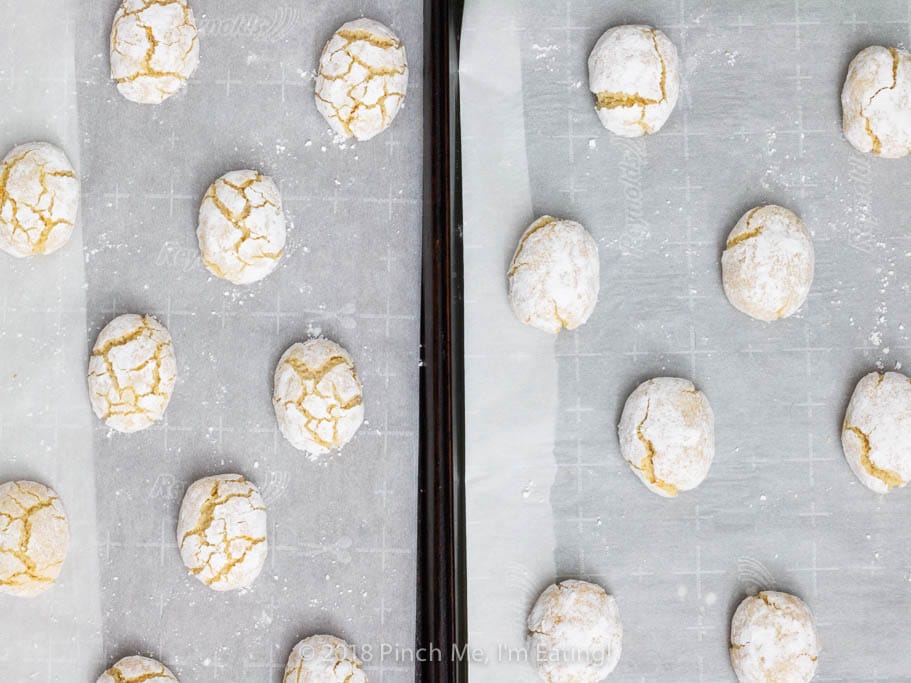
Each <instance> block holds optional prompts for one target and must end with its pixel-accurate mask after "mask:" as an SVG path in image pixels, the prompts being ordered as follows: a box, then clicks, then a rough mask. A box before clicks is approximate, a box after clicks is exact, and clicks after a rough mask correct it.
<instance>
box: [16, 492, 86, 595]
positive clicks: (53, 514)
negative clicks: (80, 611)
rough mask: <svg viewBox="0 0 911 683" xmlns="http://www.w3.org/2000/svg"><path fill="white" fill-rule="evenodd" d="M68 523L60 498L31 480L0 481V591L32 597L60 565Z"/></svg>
mask: <svg viewBox="0 0 911 683" xmlns="http://www.w3.org/2000/svg"><path fill="white" fill-rule="evenodd" d="M69 542H70V526H69V522H67V519H66V512H64V510H63V505H62V503H61V502H60V498H58V497H57V494H56V493H54V492H53V491H52V490H51V489H49V488H48V487H47V486H44V485H42V484H37V483H35V482H33V481H8V482H6V483H5V484H0V591H2V592H4V593H10V594H12V595H19V596H22V597H33V596H35V595H38V594H39V593H43V592H44V591H46V590H47V589H48V588H50V587H51V586H52V585H53V583H54V581H56V580H57V577H58V576H59V575H60V570H61V568H62V567H63V561H64V560H65V559H66V552H67V548H68V546H69Z"/></svg>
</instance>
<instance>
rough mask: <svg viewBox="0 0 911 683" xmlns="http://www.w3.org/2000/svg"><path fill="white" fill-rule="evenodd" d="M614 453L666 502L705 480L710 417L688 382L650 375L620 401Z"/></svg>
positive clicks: (711, 452)
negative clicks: (616, 445) (621, 403)
mask: <svg viewBox="0 0 911 683" xmlns="http://www.w3.org/2000/svg"><path fill="white" fill-rule="evenodd" d="M617 434H618V436H619V438H620V452H621V454H622V455H623V457H624V458H625V459H626V461H627V462H628V463H629V465H630V467H631V468H632V470H633V472H634V473H635V474H636V476H637V477H639V480H640V481H641V482H642V483H643V484H645V486H646V487H647V488H648V489H649V491H652V492H653V493H657V494H658V495H660V496H664V497H667V498H672V497H674V496H676V495H677V494H678V493H679V492H680V491H688V490H690V489H694V488H696V487H697V486H699V484H701V483H702V482H703V481H704V480H705V478H706V476H708V473H709V468H710V467H711V466H712V460H713V459H714V457H715V415H714V413H713V412H712V407H711V406H710V405H709V402H708V399H707V398H706V397H705V394H703V393H702V392H701V391H699V390H698V389H696V387H695V386H693V383H692V382H690V381H689V380H685V379H679V378H676V377H656V378H654V379H650V380H648V381H646V382H643V383H642V384H640V385H639V386H638V387H636V389H635V390H634V391H633V393H631V394H630V395H629V398H628V399H626V404H625V405H624V406H623V413H622V414H621V416H620V424H619V426H618V428H617Z"/></svg>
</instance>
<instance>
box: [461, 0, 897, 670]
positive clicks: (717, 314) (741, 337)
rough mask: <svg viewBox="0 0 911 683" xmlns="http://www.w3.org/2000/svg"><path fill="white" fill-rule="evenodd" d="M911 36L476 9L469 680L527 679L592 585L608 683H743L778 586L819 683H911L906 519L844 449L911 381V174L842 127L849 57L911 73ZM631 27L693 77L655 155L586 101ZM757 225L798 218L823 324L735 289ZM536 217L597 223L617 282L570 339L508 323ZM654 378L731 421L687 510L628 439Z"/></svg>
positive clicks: (807, 19) (729, 9)
mask: <svg viewBox="0 0 911 683" xmlns="http://www.w3.org/2000/svg"><path fill="white" fill-rule="evenodd" d="M909 21H911V4H909V3H908V2H905V1H902V2H875V3H873V2H841V3H830V2H809V1H808V0H799V1H798V2H795V1H794V0H788V1H787V2H763V3H740V2H736V3H735V2H696V1H695V0H681V1H680V2H676V1H674V2H669V1H661V2H658V1H654V2H641V3H635V4H633V3H621V2H608V3H605V2H583V1H582V0H557V1H553V0H548V1H547V2H545V1H544V0H525V1H524V2H518V1H515V2H513V1H505V2H499V1H498V2H492V1H491V0H470V1H469V2H468V3H467V7H466V17H465V29H464V33H463V42H462V69H461V75H462V114H463V127H464V139H463V144H464V147H463V153H464V164H465V165H464V181H465V216H466V226H465V253H466V272H465V276H466V287H467V296H468V299H469V302H468V304H467V320H468V331H467V334H466V337H467V344H468V359H467V364H468V365H467V404H468V411H469V414H468V469H469V472H468V517H469V556H468V567H469V628H470V639H471V640H472V641H473V643H474V644H477V645H478V646H480V647H482V648H483V649H485V650H486V651H487V654H488V658H487V659H488V661H487V662H481V663H477V664H475V665H473V666H472V669H471V675H472V680H473V681H495V680H504V679H508V680H514V681H533V680H536V678H535V674H534V672H533V670H532V668H531V667H530V666H529V665H528V664H525V663H522V662H515V661H509V658H510V652H509V650H508V648H510V647H515V646H517V645H519V646H520V645H521V643H522V641H523V637H524V623H523V622H524V618H525V615H526V614H527V611H528V609H529V608H530V606H531V604H532V603H533V601H534V599H535V598H536V596H537V594H538V593H539V592H540V591H541V590H542V589H543V588H544V587H545V586H546V585H547V584H549V583H551V582H552V581H553V580H554V579H556V578H575V577H580V578H584V579H588V580H592V581H596V582H598V583H601V584H602V585H604V586H605V587H606V588H607V589H608V590H609V591H610V592H612V593H613V594H614V595H615V596H616V597H617V600H618V602H619V606H620V610H621V613H622V616H623V622H624V641H623V655H622V658H621V661H620V664H619V666H618V668H617V669H616V671H615V673H614V675H613V676H612V677H611V680H615V679H616V680H618V681H658V680H661V681H675V682H676V681H730V680H734V674H733V671H732V670H731V668H730V664H729V661H728V654H727V641H728V635H729V623H730V617H731V615H732V613H733V610H734V609H735V608H736V605H737V604H738V603H739V601H740V600H741V599H742V598H743V597H744V595H745V594H747V593H748V592H754V591H756V590H758V589H761V588H778V589H781V590H786V591H790V592H794V593H796V594H798V595H800V596H801V597H803V598H804V599H805V600H806V601H807V603H808V604H809V605H810V607H811V609H812V610H813V612H814V613H815V615H816V618H817V622H818V626H819V632H820V638H821V641H822V645H823V652H822V655H821V657H820V663H819V671H818V675H817V679H818V680H829V681H836V680H837V681H866V680H869V681H872V680H878V681H883V680H889V681H900V680H911V649H909V648H908V645H907V644H908V642H909V638H911V620H909V616H911V531H909V527H908V524H907V520H908V518H909V514H911V496H909V493H908V491H907V490H902V491H896V492H893V493H892V494H891V495H890V496H877V495H875V494H873V493H871V492H870V491H868V490H867V489H866V488H864V487H863V486H862V485H861V484H860V483H859V482H858V481H857V480H856V479H855V477H854V475H853V474H852V473H851V471H850V470H849V468H848V466H847V464H846V463H845V460H844V456H843V454H842V452H841V446H840V442H839V438H840V426H841V420H842V417H843V414H844V409H845V406H846V404H847V401H848V398H849V396H850V394H851V392H852V390H853V388H854V385H855V383H856V382H857V380H858V379H859V378H860V377H861V376H862V375H863V374H865V373H867V372H869V371H872V370H875V369H895V368H898V369H904V370H905V371H907V368H908V364H909V359H911V343H909V331H908V329H907V326H908V324H909V320H908V318H909V314H911V304H909V300H908V295H909V281H911V259H909V256H911V251H909V248H911V238H909V234H911V233H909V231H908V224H907V218H906V215H907V211H908V197H909V189H911V175H909V172H908V171H909V169H911V166H909V164H911V161H909V160H908V159H905V160H899V161H891V160H885V159H878V158H874V157H871V156H864V155H861V154H859V153H857V152H856V151H855V150H854V149H853V148H852V147H850V145H849V144H848V143H847V142H846V141H845V140H844V139H843V137H842V135H841V131H840V119H841V111H840V104H839V94H840V90H841V86H842V83H843V80H844V76H845V73H846V70H847V65H848V62H849V61H850V60H851V58H852V57H853V56H854V55H855V54H856V53H857V52H858V51H859V50H860V49H861V48H863V47H866V46H868V45H872V44H884V45H897V46H900V47H905V48H907V47H908V45H909V39H911V38H909V36H911V33H909V29H911V26H909ZM623 23H648V24H651V25H654V26H657V27H659V28H661V29H662V30H663V31H665V33H667V34H668V36H669V37H670V38H671V40H672V41H673V42H674V43H675V45H676V46H677V48H678V50H679V52H680V57H681V63H682V66H683V83H682V94H681V99H680V102H679V104H678V106H677V109H676V111H675V112H674V114H673V115H672V116H671V118H670V120H669V122H668V123H667V125H666V126H665V127H664V128H663V129H662V130H661V131H660V133H658V134H656V135H653V136H649V137H647V138H644V139H637V140H622V139H620V138H617V137H615V136H612V135H611V134H609V133H608V132H607V131H605V130H604V129H603V128H602V127H601V125H600V123H599V122H598V119H597V116H596V114H595V111H594V104H593V97H592V96H591V94H590V93H589V91H588V82H587V80H588V79H587V68H586V60H587V57H588V54H589V52H590V50H591V48H592V46H593V45H594V43H595V42H596V40H597V39H598V37H599V36H600V35H601V33H602V32H603V31H605V30H606V29H607V28H609V27H610V26H613V25H617V24H623ZM760 203H777V204H782V205H784V206H787V207H789V208H791V209H793V210H794V211H796V212H797V213H798V214H799V215H800V216H802V218H803V219H804V221H805V222H806V224H807V225H808V227H809V228H810V230H811V232H812V234H813V241H814V246H815V249H816V279H815V282H814V285H813V290H812V292H811V295H810V298H809V301H808V303H807V304H806V305H805V306H804V307H803V309H801V311H800V312H799V313H798V314H797V315H796V316H794V317H792V318H790V319H788V320H784V321H779V322H776V323H773V324H763V323H759V322H755V321H753V320H751V319H750V318H747V317H746V316H744V315H742V314H740V313H738V312H737V311H736V310H735V309H733V308H732V307H731V306H730V305H729V304H728V303H727V300H726V299H725V297H724V294H723V291H722V287H721V277H720V254H721V251H722V249H723V245H724V240H725V238H726V236H727V234H728V232H729V231H730V229H731V228H732V227H733V225H734V223H735V222H736V221H737V219H738V218H739V217H740V216H741V215H742V214H743V213H744V212H745V211H746V210H747V209H749V208H751V207H753V206H755V205H757V204H760ZM543 213H550V214H552V215H558V216H565V217H568V218H573V219H576V220H578V221H580V222H582V223H583V224H584V225H585V226H586V227H587V228H588V229H589V230H590V231H591V232H592V234H593V235H594V237H595V238H596V239H597V241H598V243H599V246H600V254H601V263H602V290H601V299H600V301H599V304H598V307H597V309H596V310H595V313H594V315H593V316H592V318H591V320H590V321H589V322H588V324H587V325H585V326H584V327H582V328H580V329H579V330H577V331H575V332H563V333H561V334H560V335H559V337H557V338H556V339H553V338H548V337H547V336H546V335H542V333H540V332H538V331H535V330H533V329H531V328H526V327H524V326H522V325H520V324H519V323H518V322H516V321H515V320H514V318H513V317H512V314H511V312H510V310H509V307H508V302H507V300H506V284H505V271H506V268H507V264H508V262H509V259H510V256H511V254H512V250H513V249H514V247H515V244H516V242H517V240H518V238H519V236H520V235H521V233H522V231H523V230H524V229H525V227H526V226H527V225H528V224H529V223H530V222H531V220H532V219H533V218H534V217H535V216H537V215H540V214H543ZM481 321H485V322H483V323H482V322H481ZM662 375H664V376H667V375H670V376H679V377H686V378H689V379H692V380H693V381H694V382H695V383H696V385H697V386H698V387H699V388H700V389H702V390H703V391H705V392H706V394H707V396H708V398H709V401H710V402H711V404H712V406H713V408H714V410H715V416H716V445H717V454H716V458H715V462H714V465H713V466H712V470H711V472H710V474H709V477H708V479H707V480H706V481H705V482H704V483H703V484H702V486H701V487H699V488H698V489H697V490H695V491H692V492H688V493H684V494H681V495H680V496H679V498H677V499H674V500H665V499H661V498H658V497H657V496H655V495H653V494H651V493H649V492H648V491H647V490H646V489H645V488H644V487H643V486H642V484H641V483H640V482H639V481H638V480H637V479H636V477H635V476H634V475H633V474H632V472H631V471H630V469H629V467H628V466H627V465H626V463H625V462H624V461H623V459H622V457H621V456H620V454H619V447H618V443H617V437H616V425H617V422H618V420H619V416H620V412H621V410H622V407H623V403H624V401H625V399H626V397H627V395H628V394H629V393H630V392H631V391H632V389H633V388H634V387H635V386H636V385H637V384H638V383H639V382H640V381H643V380H645V379H647V378H649V377H653V376H662ZM534 392H539V393H540V394H542V395H545V398H544V399H542V400H535V398H534ZM547 396H549V399H548V398H547ZM524 411H527V414H526V415H525V416H524V417H523V414H522V413H523V412H524ZM497 423H499V425H500V428H499V429H496V428H495V427H496V425H497ZM494 547H495V548H496V552H495V553H494V552H491V551H492V549H493V548H494ZM497 646H500V649H499V650H497V649H496V648H497ZM513 658H515V657H513Z"/></svg>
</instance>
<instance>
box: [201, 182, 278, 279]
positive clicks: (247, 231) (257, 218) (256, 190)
mask: <svg viewBox="0 0 911 683" xmlns="http://www.w3.org/2000/svg"><path fill="white" fill-rule="evenodd" d="M196 236H197V238H198V239H199V251H200V253H201V254H202V262H203V263H204V264H205V266H206V268H207V269H208V270H209V272H210V273H212V274H213V275H215V276H216V277H220V278H222V279H224V280H228V281H229V282H233V283H234V284H235V285H245V284H249V283H251V282H256V281H257V280H262V279H263V278H264V277H266V276H267V275H268V274H269V273H271V272H272V271H273V270H275V266H277V265H278V260H279V259H280V258H281V256H282V252H283V251H284V248H285V215H284V213H283V212H282V198H281V195H280V194H279V191H278V187H277V186H276V185H275V183H274V182H273V181H272V178H269V177H267V176H264V175H262V174H261V173H258V172H257V171H231V172H230V173H226V174H225V175H223V176H222V177H221V178H219V179H218V180H216V181H215V182H214V183H212V185H211V186H210V187H209V189H208V191H207V192H206V195H205V197H203V200H202V204H201V205H200V207H199V227H198V228H197V230H196Z"/></svg>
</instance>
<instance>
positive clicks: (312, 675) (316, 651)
mask: <svg viewBox="0 0 911 683" xmlns="http://www.w3.org/2000/svg"><path fill="white" fill-rule="evenodd" d="M361 666H362V665H361V661H360V660H359V659H358V658H357V654H356V653H355V651H354V648H353V647H352V646H351V645H349V644H348V643H346V642H345V641H344V640H342V639H341V638H336V637H335V636H310V637H309V638H305V639H304V640H302V641H300V642H299V643H298V644H297V645H295V646H294V649H293V650H291V655H290V656H289V657H288V664H287V665H286V666H285V675H284V678H282V681H284V683H367V675H366V674H365V673H364V670H363V669H362V668H361Z"/></svg>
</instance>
